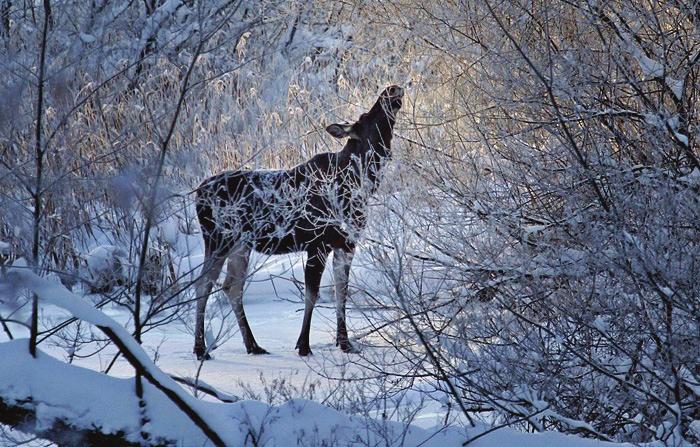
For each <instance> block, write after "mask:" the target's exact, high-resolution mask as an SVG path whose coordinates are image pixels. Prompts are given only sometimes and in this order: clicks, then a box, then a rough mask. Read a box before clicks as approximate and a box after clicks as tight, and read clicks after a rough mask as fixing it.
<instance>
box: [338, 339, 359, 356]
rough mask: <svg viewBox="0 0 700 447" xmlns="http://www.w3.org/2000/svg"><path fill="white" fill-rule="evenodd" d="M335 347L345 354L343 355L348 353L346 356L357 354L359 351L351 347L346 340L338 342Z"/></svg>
mask: <svg viewBox="0 0 700 447" xmlns="http://www.w3.org/2000/svg"><path fill="white" fill-rule="evenodd" d="M336 346H339V347H340V350H341V351H343V352H345V353H348V354H354V353H357V352H359V351H358V350H357V349H356V348H355V346H353V345H352V343H350V342H349V341H348V340H347V339H346V340H342V341H338V342H337V343H336Z"/></svg>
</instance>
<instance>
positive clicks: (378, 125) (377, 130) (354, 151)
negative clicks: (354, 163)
mask: <svg viewBox="0 0 700 447" xmlns="http://www.w3.org/2000/svg"><path fill="white" fill-rule="evenodd" d="M367 115H368V117H367V118H368V126H370V129H371V131H370V134H369V137H368V138H366V139H363V140H356V139H350V140H349V141H348V142H347V144H346V145H345V148H343V151H342V152H345V153H346V154H348V155H354V156H360V159H361V160H363V162H364V163H376V162H380V161H382V160H383V159H385V158H391V138H392V136H393V133H394V123H395V122H396V119H395V117H394V115H393V114H391V113H387V112H386V111H385V110H384V109H383V108H382V105H381V104H380V102H379V101H377V102H376V103H375V104H374V106H373V107H372V108H371V109H370V111H369V112H368V113H367Z"/></svg>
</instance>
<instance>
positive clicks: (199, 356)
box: [194, 351, 211, 362]
mask: <svg viewBox="0 0 700 447" xmlns="http://www.w3.org/2000/svg"><path fill="white" fill-rule="evenodd" d="M194 354H195V355H196V356H197V360H199V361H200V362H201V361H204V360H211V356H210V355H209V353H208V352H197V351H195V353H194Z"/></svg>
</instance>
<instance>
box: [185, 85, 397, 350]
mask: <svg viewBox="0 0 700 447" xmlns="http://www.w3.org/2000/svg"><path fill="white" fill-rule="evenodd" d="M402 96H403V91H402V89H401V88H400V87H398V86H391V87H388V88H387V89H385V90H384V92H382V94H381V95H380V97H379V99H378V100H377V101H376V103H375V104H374V106H373V107H372V108H371V109H370V110H369V111H368V112H367V113H365V114H363V115H362V116H360V118H359V119H358V121H357V122H356V123H354V124H352V125H349V124H333V125H331V126H329V127H328V128H327V131H328V132H329V133H330V134H331V135H333V136H335V137H336V138H343V137H350V139H349V140H348V142H347V143H346V144H345V147H344V148H343V150H341V151H340V152H327V153H322V154H318V155H316V156H314V157H313V158H311V159H310V160H309V161H307V162H306V163H302V164H300V165H298V166H295V167H294V168H292V169H289V170H279V171H231V172H225V173H222V174H219V175H216V176H214V177H211V178H209V179H207V180H205V181H204V182H203V183H202V184H201V185H200V187H199V188H198V190H197V216H198V218H199V222H200V225H201V227H202V235H203V237H204V243H205V263H204V268H211V269H214V270H216V271H215V272H213V273H212V274H208V272H207V271H206V270H205V272H204V274H203V275H202V276H203V278H205V279H204V281H205V283H204V287H205V288H204V289H202V290H201V291H198V299H199V301H200V302H199V304H200V305H199V306H198V315H197V327H196V333H195V348H194V351H195V353H196V354H197V356H198V357H200V358H201V357H204V356H206V349H205V346H204V334H203V332H204V325H203V319H204V305H202V302H204V303H206V298H207V296H208V294H209V292H210V290H211V285H210V284H208V283H212V282H213V281H215V279H216V277H218V271H219V270H220V269H221V266H222V265H223V259H225V258H226V257H230V256H231V253H233V254H234V255H235V256H238V258H236V262H239V263H240V265H241V266H243V265H245V266H246V267H247V254H246V253H249V251H250V250H251V249H252V250H256V251H258V252H262V253H266V254H283V253H289V252H298V251H306V252H307V254H308V259H307V264H306V268H305V282H306V288H307V309H306V312H305V315H304V324H303V326H302V332H301V335H300V336H299V340H298V342H297V348H298V349H299V354H300V355H306V354H308V353H310V352H311V351H310V349H309V341H308V339H309V327H310V322H311V312H312V311H313V304H314V303H315V300H316V297H317V295H318V286H319V284H320V279H321V274H322V273H323V269H324V267H325V261H326V258H327V256H328V254H329V253H330V251H331V250H340V251H342V252H347V253H349V254H350V259H351V257H352V252H353V250H354V248H355V244H356V240H357V235H358V234H359V231H360V230H362V229H363V228H364V226H365V208H366V202H367V199H368V198H369V195H370V194H372V193H373V192H374V191H375V190H376V188H377V186H378V182H379V180H380V171H381V169H382V166H383V164H384V162H385V161H386V159H388V158H389V157H390V156H391V139H392V133H393V127H394V122H395V113H396V112H397V111H398V109H399V108H400V107H401V101H402ZM244 257H245V258H246V259H245V260H243V258H244ZM231 262H233V261H231V260H229V263H231ZM217 268H218V270H217ZM240 268H243V267H240ZM347 269H349V264H348V266H347ZM233 276H235V277H236V278H232V279H230V281H228V279H227V281H228V282H229V286H230V287H234V288H236V291H235V293H238V291H237V290H238V288H241V290H242V287H241V285H240V284H238V283H236V281H239V282H240V281H242V279H240V278H238V276H239V273H237V272H235V271H234V275H233ZM341 276H342V275H341ZM207 277H208V278H209V280H208V281H207V279H206V278H207ZM346 281H347V279H346ZM343 286H344V287H347V284H345V285H342V284H341V285H340V287H343ZM337 287H338V285H337ZM224 288H226V283H225V284H224ZM198 289H199V287H198ZM200 292H203V293H201V294H200ZM235 293H234V295H233V298H231V300H232V304H233V305H234V310H236V311H237V315H236V316H237V317H238V322H239V325H240V327H241V332H242V334H243V338H244V342H245V345H246V348H247V350H248V352H249V353H265V352H266V351H265V350H264V349H262V348H260V347H259V346H258V345H257V343H256V342H255V339H254V337H253V335H252V332H251V331H250V327H249V326H248V323H247V320H246V319H245V314H244V312H243V307H242V303H240V304H239V303H238V301H240V297H238V296H237V295H235ZM236 300H238V301H236ZM309 301H311V302H309ZM338 310H339V317H338V344H339V345H340V346H341V348H342V349H343V350H345V351H350V350H352V346H351V345H350V343H349V341H348V337H347V330H346V329H345V316H344V313H345V310H344V301H343V309H342V322H341V321H340V320H341V317H340V313H341V312H340V307H339V308H338ZM200 319H201V321H200Z"/></svg>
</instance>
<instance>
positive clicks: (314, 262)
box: [296, 248, 328, 356]
mask: <svg viewBox="0 0 700 447" xmlns="http://www.w3.org/2000/svg"><path fill="white" fill-rule="evenodd" d="M327 257H328V250H326V249H324V248H319V249H315V250H309V252H308V259H307V260H306V268H305V269H304V286H305V287H304V288H305V299H304V322H303V323H302V325H301V333H300V334H299V339H298V340H297V345H296V348H297V349H298V350H299V355H300V356H307V355H309V354H313V353H312V352H311V347H310V346H309V332H311V314H312V313H313V311H314V306H315V305H316V301H317V300H318V289H319V287H320V285H321V275H323V269H324V268H325V266H326V258H327Z"/></svg>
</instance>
